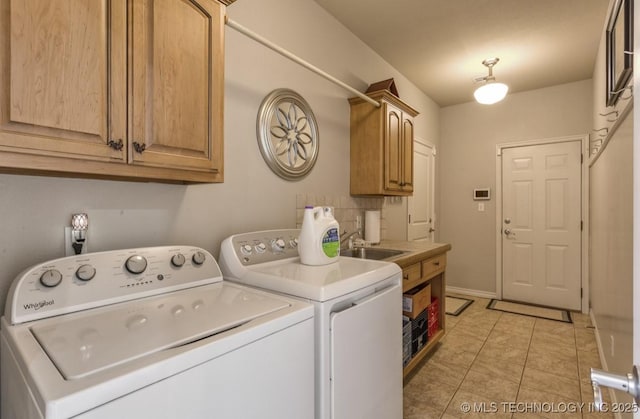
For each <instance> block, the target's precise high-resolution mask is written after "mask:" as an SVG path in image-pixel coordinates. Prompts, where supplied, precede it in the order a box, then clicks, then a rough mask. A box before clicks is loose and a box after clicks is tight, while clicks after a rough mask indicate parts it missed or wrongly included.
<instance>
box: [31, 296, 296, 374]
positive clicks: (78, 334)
mask: <svg viewBox="0 0 640 419" xmlns="http://www.w3.org/2000/svg"><path fill="white" fill-rule="evenodd" d="M286 307H289V303H288V302H286V301H283V300H281V299H278V298H277V297H276V296H269V295H266V294H263V293H260V292H253V291H249V290H246V289H244V288H241V287H237V286H233V285H232V284H225V283H217V284H212V285H206V286H202V287H196V288H191V289H188V290H184V291H178V292H175V293H171V294H164V295H160V296H157V297H151V298H145V299H142V300H137V301H132V302H127V303H122V304H117V305H113V306H110V307H105V308H101V309H95V310H90V311H85V312H81V313H76V314H71V315H67V316H62V317H57V318H52V319H47V320H44V321H41V322H39V323H37V324H36V325H34V326H33V327H31V331H32V333H33V335H34V336H35V338H36V339H37V340H38V342H39V343H40V345H41V346H42V348H43V349H44V350H45V351H46V353H47V355H48V356H49V358H51V360H52V361H53V363H54V364H55V365H56V367H57V368H58V370H59V371H60V373H61V374H62V375H63V376H64V378H65V379H78V378H82V377H86V376H88V375H91V374H95V373H97V372H100V371H102V370H105V369H108V368H111V367H114V366H116V365H119V364H123V363H125V362H128V361H131V360H134V359H137V358H140V357H143V356H145V355H149V354H152V353H155V352H159V351H162V350H165V349H168V348H172V347H177V346H181V345H184V344H188V343H190V342H194V341H196V340H200V339H203V338H206V337H209V336H211V335H214V334H217V333H221V332H224V331H227V330H229V329H232V328H234V327H237V326H241V325H242V324H244V323H247V322H249V321H251V320H252V319H255V318H258V317H261V316H263V315H266V314H269V313H272V312H274V311H277V310H281V309H283V308H286Z"/></svg>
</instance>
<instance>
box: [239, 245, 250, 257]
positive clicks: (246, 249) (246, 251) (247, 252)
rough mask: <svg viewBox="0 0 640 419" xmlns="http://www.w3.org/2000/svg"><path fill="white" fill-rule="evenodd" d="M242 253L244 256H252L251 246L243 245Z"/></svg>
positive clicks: (241, 247)
mask: <svg viewBox="0 0 640 419" xmlns="http://www.w3.org/2000/svg"><path fill="white" fill-rule="evenodd" d="M240 252H241V253H242V254H243V255H250V254H251V245H248V244H243V245H242V246H240Z"/></svg>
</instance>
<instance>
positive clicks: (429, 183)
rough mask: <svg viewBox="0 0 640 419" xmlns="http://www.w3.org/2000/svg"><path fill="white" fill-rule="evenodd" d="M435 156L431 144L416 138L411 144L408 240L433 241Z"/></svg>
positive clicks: (434, 150)
mask: <svg viewBox="0 0 640 419" xmlns="http://www.w3.org/2000/svg"><path fill="white" fill-rule="evenodd" d="M435 156H436V149H435V147H434V146H433V144H429V143H427V142H426V141H424V140H421V139H418V138H416V140H415V141H414V142H413V196H410V197H409V198H408V199H407V210H408V217H407V219H408V227H407V238H408V240H421V241H430V242H433V240H434V232H435V211H434V198H433V196H434V185H435V158H436V157H435Z"/></svg>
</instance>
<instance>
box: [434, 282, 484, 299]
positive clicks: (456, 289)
mask: <svg viewBox="0 0 640 419" xmlns="http://www.w3.org/2000/svg"><path fill="white" fill-rule="evenodd" d="M446 292H451V293H454V294H463V295H470V296H473V297H480V298H489V299H491V298H497V297H496V293H495V292H487V291H480V290H472V289H468V288H459V287H450V286H448V285H447V287H446Z"/></svg>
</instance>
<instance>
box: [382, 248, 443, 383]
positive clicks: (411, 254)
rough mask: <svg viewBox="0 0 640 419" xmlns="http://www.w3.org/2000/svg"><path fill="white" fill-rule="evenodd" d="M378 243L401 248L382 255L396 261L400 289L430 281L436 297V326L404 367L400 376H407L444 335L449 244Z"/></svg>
mask: <svg viewBox="0 0 640 419" xmlns="http://www.w3.org/2000/svg"><path fill="white" fill-rule="evenodd" d="M379 247H380V248H385V249H394V250H402V251H404V253H403V254H401V255H398V256H396V257H393V258H388V259H385V260H386V261H389V262H394V263H396V264H397V265H398V266H400V267H401V268H402V291H403V292H407V291H409V290H411V289H413V288H415V287H418V286H421V285H422V284H426V283H429V284H431V296H432V297H436V298H438V301H439V302H440V304H439V308H438V314H437V316H438V324H439V329H438V331H437V332H436V333H435V334H434V335H433V336H431V337H430V338H429V339H428V341H427V343H426V345H425V346H424V347H423V348H422V349H420V351H419V352H418V353H416V354H415V355H414V356H413V357H412V358H411V360H410V361H409V363H408V364H407V365H406V366H405V367H404V369H403V376H404V377H406V376H407V375H408V374H409V373H411V371H413V369H414V368H415V367H416V366H417V365H418V364H420V361H422V360H423V359H424V357H425V356H426V355H427V354H428V353H429V352H431V351H432V350H433V349H434V348H435V347H436V344H437V343H438V342H439V341H440V339H442V337H443V336H444V335H445V306H444V305H445V290H446V279H445V270H446V266H447V252H448V251H449V250H451V245H450V244H445V243H425V242H405V241H382V242H381V243H380V245H379Z"/></svg>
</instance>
